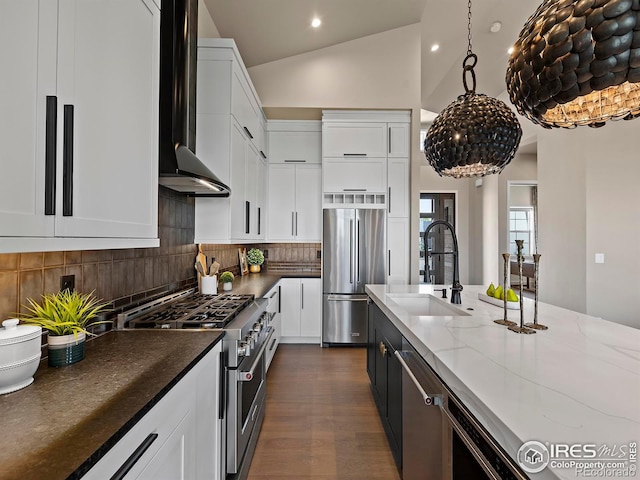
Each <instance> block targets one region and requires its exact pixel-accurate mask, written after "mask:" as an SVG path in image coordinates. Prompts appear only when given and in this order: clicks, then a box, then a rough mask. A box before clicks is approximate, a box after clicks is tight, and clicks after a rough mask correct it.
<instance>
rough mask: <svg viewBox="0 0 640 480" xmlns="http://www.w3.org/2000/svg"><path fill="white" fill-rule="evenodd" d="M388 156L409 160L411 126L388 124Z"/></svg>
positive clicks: (406, 124)
mask: <svg viewBox="0 0 640 480" xmlns="http://www.w3.org/2000/svg"><path fill="white" fill-rule="evenodd" d="M387 144H388V148H387V156H388V157H389V158H392V157H393V158H397V157H400V158H409V155H410V154H411V152H410V151H409V150H410V148H409V124H408V123H387Z"/></svg>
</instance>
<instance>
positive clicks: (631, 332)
mask: <svg viewBox="0 0 640 480" xmlns="http://www.w3.org/2000/svg"><path fill="white" fill-rule="evenodd" d="M440 287H441V286H437V285H436V286H432V285H367V286H366V291H367V293H368V294H369V296H370V297H371V298H372V300H373V301H374V302H375V303H376V304H377V305H378V306H379V307H380V308H381V309H382V311H383V312H384V313H385V314H386V315H387V316H388V317H389V319H390V320H391V321H392V322H393V323H394V324H395V325H396V327H397V328H398V329H399V330H400V332H401V333H402V334H403V335H404V337H405V338H406V339H407V340H408V341H409V342H410V343H411V344H412V345H413V347H414V348H415V349H416V350H417V351H418V352H419V353H420V354H421V355H422V357H423V358H424V359H425V360H426V361H427V363H429V365H430V366H431V367H432V368H433V369H434V370H435V371H436V372H437V373H438V375H440V377H441V378H442V379H443V380H444V381H445V383H447V385H448V386H449V388H450V389H451V390H452V391H453V392H454V393H455V394H456V395H457V396H458V397H459V398H460V400H462V401H463V402H464V404H465V405H466V406H467V408H468V409H469V410H470V411H471V412H472V413H473V414H474V415H475V416H476V417H477V418H478V420H479V421H480V422H481V423H482V424H483V426H484V427H485V428H486V429H487V430H488V431H489V433H491V434H492V436H493V437H494V438H495V439H496V440H497V441H498V442H499V443H500V445H501V446H502V447H503V448H504V449H505V451H506V452H507V453H508V454H509V455H510V456H511V457H512V458H514V459H515V458H516V455H517V451H518V449H519V448H520V446H521V445H522V444H523V443H524V442H527V441H530V440H537V441H539V442H541V443H543V444H546V445H548V444H553V445H558V444H569V445H573V444H591V445H596V448H598V449H599V448H601V447H602V446H603V445H605V446H608V447H609V448H613V447H614V446H617V448H618V449H619V448H620V447H621V446H622V445H626V448H628V446H629V444H630V443H631V442H636V443H640V330H637V329H634V328H631V327H627V326H624V325H619V324H616V323H613V322H609V321H606V320H602V319H599V318H595V317H590V316H588V315H583V314H580V313H576V312H572V311H570V310H565V309H563V308H559V307H555V306H553V305H548V304H544V303H539V304H538V322H539V323H541V324H544V325H547V326H549V330H547V331H539V332H538V333H536V334H534V335H520V334H517V333H514V332H511V331H509V330H508V329H507V328H506V327H504V326H501V325H498V324H496V323H494V322H493V320H496V319H499V318H502V316H503V310H502V308H501V307H497V306H494V305H491V304H488V303H485V302H482V301H480V300H478V293H479V292H482V293H483V292H484V290H485V289H486V287H481V286H465V287H464V290H463V292H462V304H461V305H455V307H458V308H460V309H461V310H463V311H465V312H467V313H470V314H471V316H467V317H462V316H437V317H436V316H415V315H410V314H408V313H407V311H405V310H403V309H402V308H401V307H400V306H399V305H398V304H397V303H395V302H394V301H393V300H392V299H391V298H389V297H388V296H387V295H388V294H394V293H395V294H398V293H400V294H402V293H405V294H414V293H422V294H430V293H433V288H440ZM434 296H436V297H439V296H440V293H439V292H435V293H434ZM442 302H447V304H448V305H451V304H450V303H448V302H449V300H442ZM467 309H472V310H467ZM533 309H534V302H533V300H530V299H525V300H524V321H525V323H526V322H530V321H532V320H533ZM508 318H509V319H510V320H513V321H516V322H519V320H520V311H519V310H509V311H508ZM618 454H621V452H620V451H619V450H617V451H614V452H613V454H609V455H600V453H598V454H597V458H596V459H593V458H591V459H585V458H582V459H581V458H567V460H569V461H570V460H575V461H577V462H584V461H596V460H598V459H604V458H606V459H611V458H615V459H616V461H626V460H628V459H629V455H628V452H626V455H623V457H622V458H621V459H620V460H617V455H618ZM553 460H557V457H556V458H555V459H554V458H552V461H553ZM552 463H553V462H552ZM633 465H634V466H633V468H634V472H635V467H636V466H637V463H634V464H633ZM609 473H615V472H609ZM638 475H640V474H638ZM530 476H531V478H535V479H557V478H561V479H573V478H581V477H580V475H578V473H577V472H576V469H575V467H574V468H558V466H557V465H556V467H555V468H554V467H552V466H551V465H549V466H548V467H547V468H545V469H544V470H543V471H542V472H540V473H536V474H530ZM618 477H619V476H616V475H605V476H604V477H602V476H601V477H600V478H618Z"/></svg>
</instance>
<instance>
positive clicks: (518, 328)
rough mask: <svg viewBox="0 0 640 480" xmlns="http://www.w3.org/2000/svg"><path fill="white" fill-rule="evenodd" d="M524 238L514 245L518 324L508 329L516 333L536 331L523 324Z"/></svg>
mask: <svg viewBox="0 0 640 480" xmlns="http://www.w3.org/2000/svg"><path fill="white" fill-rule="evenodd" d="M523 243H524V240H516V245H517V247H518V278H519V282H520V288H519V291H520V325H512V326H510V327H509V330H511V331H512V332H516V333H524V334H528V335H530V334H532V333H536V331H535V330H534V329H532V328H527V327H525V326H524V300H523V298H522V264H523V263H524V256H523V255H522V245H523Z"/></svg>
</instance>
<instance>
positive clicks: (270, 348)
mask: <svg viewBox="0 0 640 480" xmlns="http://www.w3.org/2000/svg"><path fill="white" fill-rule="evenodd" d="M276 340H278V339H277V338H274V339H273V340H271V346H270V347H269V351H271V350H273V346H274V345H275V344H276Z"/></svg>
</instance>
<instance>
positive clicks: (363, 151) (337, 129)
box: [322, 122, 388, 157]
mask: <svg viewBox="0 0 640 480" xmlns="http://www.w3.org/2000/svg"><path fill="white" fill-rule="evenodd" d="M387 140H388V135H387V124H386V123H364V122H362V123H352V122H325V123H324V124H323V129H322V156H323V157H386V156H387Z"/></svg>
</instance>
